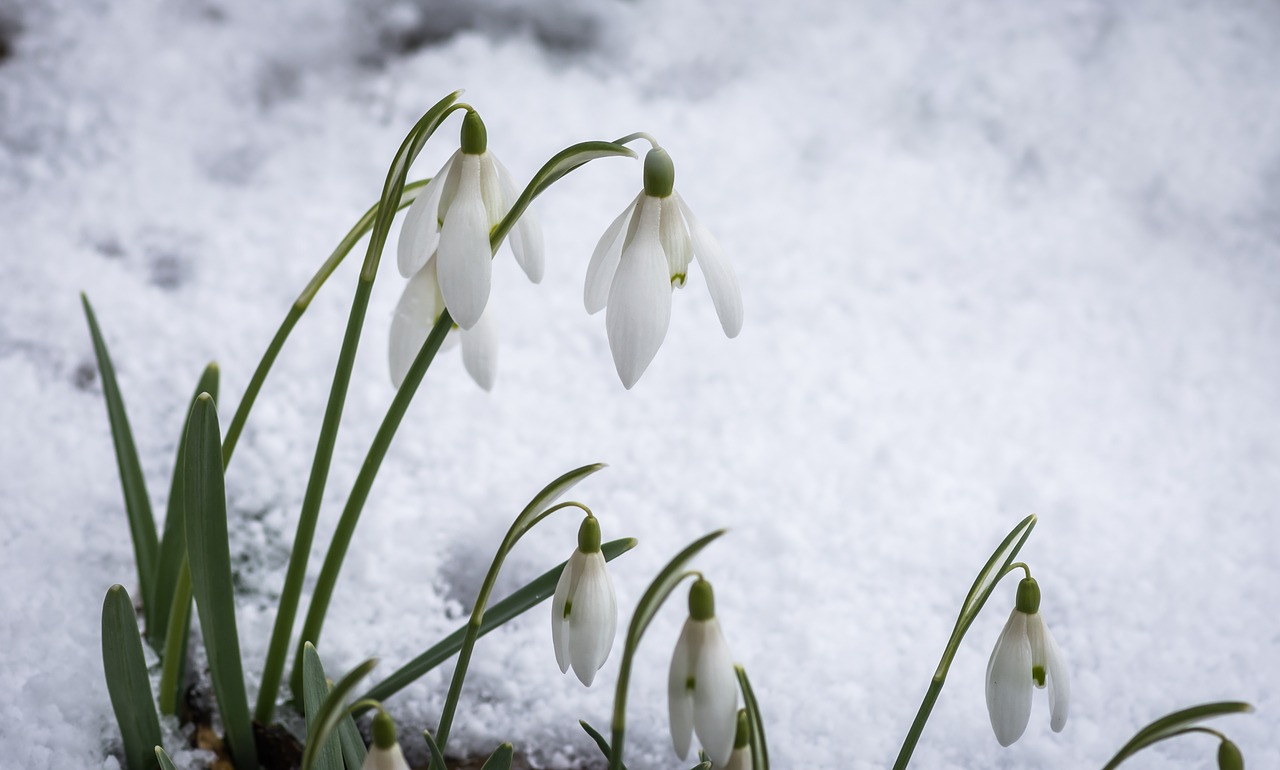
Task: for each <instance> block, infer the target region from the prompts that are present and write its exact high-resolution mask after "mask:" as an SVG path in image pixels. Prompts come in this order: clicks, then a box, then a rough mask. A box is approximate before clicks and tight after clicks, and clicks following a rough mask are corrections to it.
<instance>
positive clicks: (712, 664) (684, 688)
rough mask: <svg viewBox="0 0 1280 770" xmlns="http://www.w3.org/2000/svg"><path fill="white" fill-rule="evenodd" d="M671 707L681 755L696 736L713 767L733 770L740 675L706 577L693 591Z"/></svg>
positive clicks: (671, 678) (671, 680) (675, 658)
mask: <svg viewBox="0 0 1280 770" xmlns="http://www.w3.org/2000/svg"><path fill="white" fill-rule="evenodd" d="M667 705H668V706H669V707H670V720H671V743H672V745H673V746H674V747H675V750H676V754H677V755H678V756H679V757H680V758H681V759H684V758H685V757H687V756H688V755H689V743H690V740H691V739H692V737H693V734H694V733H695V732H696V733H697V735H698V740H699V741H700V742H701V743H702V747H703V749H705V750H706V752H707V756H709V757H711V761H712V762H714V763H715V765H716V766H717V767H727V766H728V765H729V762H730V761H731V759H732V755H733V748H734V745H735V740H734V738H735V734H736V728H737V724H738V716H737V715H738V675H737V673H736V671H735V670H734V666H733V656H732V655H730V654H729V645H728V644H727V643H726V642H725V640H724V633H723V632H721V630H720V623H719V621H717V620H716V604H715V593H714V592H713V591H712V588H711V583H709V582H707V581H706V580H704V579H703V578H701V577H699V578H698V579H697V580H695V581H694V583H693V585H692V586H691V587H690V588H689V619H688V620H686V621H685V624H684V629H683V630H681V632H680V639H679V640H678V641H677V642H676V648H675V652H673V653H672V655H671V669H670V671H669V672H668V676H667ZM744 716H745V712H744Z"/></svg>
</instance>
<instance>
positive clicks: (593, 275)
mask: <svg viewBox="0 0 1280 770" xmlns="http://www.w3.org/2000/svg"><path fill="white" fill-rule="evenodd" d="M642 197H644V193H643V192H641V193H640V194H639V195H637V196H636V197H635V199H634V200H632V201H631V203H630V205H628V206H627V207H626V208H625V209H623V210H622V213H621V214H619V215H618V218H617V219H615V220H613V222H611V223H610V224H609V227H608V228H607V229H606V230H605V231H604V235H602V236H600V241H599V242H598V243H596V250H595V251H594V252H592V254H591V262H590V263H588V264H587V283H586V287H585V288H584V290H583V293H582V295H583V302H584V304H586V306H587V312H588V313H592V314H595V313H598V312H600V311H601V310H604V306H605V303H607V302H608V301H609V287H610V286H611V285H612V284H613V276H614V273H616V272H617V271H618V259H619V258H620V257H621V256H622V228H623V226H624V225H627V224H628V223H629V222H631V220H632V219H633V216H634V213H635V210H636V205H637V204H639V203H640V199H641V198H642Z"/></svg>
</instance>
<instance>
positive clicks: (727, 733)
mask: <svg viewBox="0 0 1280 770" xmlns="http://www.w3.org/2000/svg"><path fill="white" fill-rule="evenodd" d="M703 623H705V624H706V635H705V636H704V638H703V642H702V650H701V651H700V653H699V655H698V659H697V661H696V662H695V663H694V671H693V676H694V681H695V683H696V684H695V686H694V691H693V729H694V730H695V731H697V733H698V740H699V741H701V742H702V748H703V749H704V750H706V752H707V756H709V757H711V761H712V762H714V763H715V764H716V765H719V766H721V767H723V766H724V765H727V764H729V758H730V756H731V755H732V754H733V739H734V737H735V735H736V734H737V732H738V675H737V674H736V673H735V672H734V669H733V656H731V655H730V654H729V645H728V644H726V643H725V641H724V634H722V633H721V632H720V624H719V623H718V622H717V621H716V620H715V618H712V619H711V620H706V621H703Z"/></svg>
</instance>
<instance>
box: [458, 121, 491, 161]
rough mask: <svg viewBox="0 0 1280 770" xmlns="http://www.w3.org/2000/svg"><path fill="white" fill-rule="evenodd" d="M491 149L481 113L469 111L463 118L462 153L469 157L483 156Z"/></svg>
mask: <svg viewBox="0 0 1280 770" xmlns="http://www.w3.org/2000/svg"><path fill="white" fill-rule="evenodd" d="M488 147H489V132H488V131H486V130H485V127H484V121H483V120H481V119H480V113H478V112H476V111H475V110H467V114H466V115H465V116H463V118H462V151H463V152H465V153H466V154H468V155H483V154H484V151H485V150H486V149H488Z"/></svg>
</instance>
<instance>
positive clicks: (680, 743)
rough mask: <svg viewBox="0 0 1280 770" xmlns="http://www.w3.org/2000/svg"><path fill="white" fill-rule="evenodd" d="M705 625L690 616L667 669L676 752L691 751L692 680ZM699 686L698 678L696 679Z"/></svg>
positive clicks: (684, 754)
mask: <svg viewBox="0 0 1280 770" xmlns="http://www.w3.org/2000/svg"><path fill="white" fill-rule="evenodd" d="M703 631H704V627H703V624H702V623H699V622H698V621H696V620H694V619H693V618H690V619H688V620H686V621H685V623H684V628H683V629H682V630H681V631H680V638H679V639H678V640H677V641H676V649H675V651H674V652H673V653H671V669H670V671H669V672H668V673H667V709H668V712H669V714H670V719H671V745H672V747H674V748H675V750H676V756H678V757H680V758H681V759H684V758H685V757H687V756H688V755H689V743H690V742H691V741H692V740H693V693H694V687H690V686H689V684H690V682H689V680H690V679H692V678H693V661H694V658H695V656H696V655H697V654H698V651H699V650H700V649H702V637H703ZM693 684H694V685H695V686H696V685H697V682H696V680H695V681H694V682H693Z"/></svg>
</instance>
